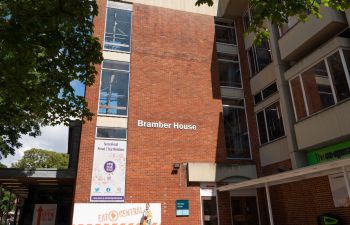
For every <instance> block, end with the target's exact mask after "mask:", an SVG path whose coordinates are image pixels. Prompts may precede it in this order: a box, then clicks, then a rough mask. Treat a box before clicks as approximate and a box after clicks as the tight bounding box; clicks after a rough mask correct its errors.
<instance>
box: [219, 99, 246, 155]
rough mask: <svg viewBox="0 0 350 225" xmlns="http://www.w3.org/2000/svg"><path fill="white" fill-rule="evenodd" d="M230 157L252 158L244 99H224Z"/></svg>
mask: <svg viewBox="0 0 350 225" xmlns="http://www.w3.org/2000/svg"><path fill="white" fill-rule="evenodd" d="M222 105H223V119H224V127H225V142H226V150H227V156H228V158H250V147H249V135H248V128H247V120H246V115H245V109H244V100H243V99H222Z"/></svg>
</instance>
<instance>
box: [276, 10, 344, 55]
mask: <svg viewBox="0 0 350 225" xmlns="http://www.w3.org/2000/svg"><path fill="white" fill-rule="evenodd" d="M321 14H322V16H323V18H322V19H317V18H315V17H314V16H310V18H309V21H308V22H306V23H302V22H299V23H297V24H296V25H295V26H294V27H292V28H291V29H290V30H289V31H288V32H287V33H286V34H284V35H283V36H282V37H281V38H280V39H279V41H278V42H279V46H280V51H281V58H282V60H284V61H298V59H299V58H301V57H303V56H305V55H307V54H308V53H309V52H311V51H313V50H314V49H316V48H317V47H318V46H319V45H321V44H322V43H324V42H326V41H327V40H329V39H330V38H331V37H333V36H335V35H336V34H337V33H338V32H340V31H341V30H343V29H344V28H345V27H346V26H347V20H346V17H345V15H344V13H342V12H337V11H334V10H333V9H330V8H326V7H323V6H321Z"/></svg>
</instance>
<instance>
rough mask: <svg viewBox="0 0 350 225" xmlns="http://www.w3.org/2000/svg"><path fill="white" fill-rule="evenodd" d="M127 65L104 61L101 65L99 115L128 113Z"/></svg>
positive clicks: (123, 114)
mask: <svg viewBox="0 0 350 225" xmlns="http://www.w3.org/2000/svg"><path fill="white" fill-rule="evenodd" d="M128 90H129V63H127V62H119V61H111V60H104V61H103V64H102V75H101V88H100V99H99V110H98V113H99V114H106V115H119V116H126V115H127V113H128V97H129V96H128Z"/></svg>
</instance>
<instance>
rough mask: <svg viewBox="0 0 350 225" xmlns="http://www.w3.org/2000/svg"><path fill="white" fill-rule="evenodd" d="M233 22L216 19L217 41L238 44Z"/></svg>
mask: <svg viewBox="0 0 350 225" xmlns="http://www.w3.org/2000/svg"><path fill="white" fill-rule="evenodd" d="M232 24H233V23H232V22H227V21H226V20H225V21H224V20H220V19H218V20H217V21H215V38H216V42H219V43H225V44H230V45H237V42H236V33H235V28H234V26H233V25H232Z"/></svg>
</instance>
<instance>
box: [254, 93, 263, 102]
mask: <svg viewBox="0 0 350 225" xmlns="http://www.w3.org/2000/svg"><path fill="white" fill-rule="evenodd" d="M260 102H262V95H261V93H258V94H256V95H254V104H255V105H256V104H259V103H260Z"/></svg>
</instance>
